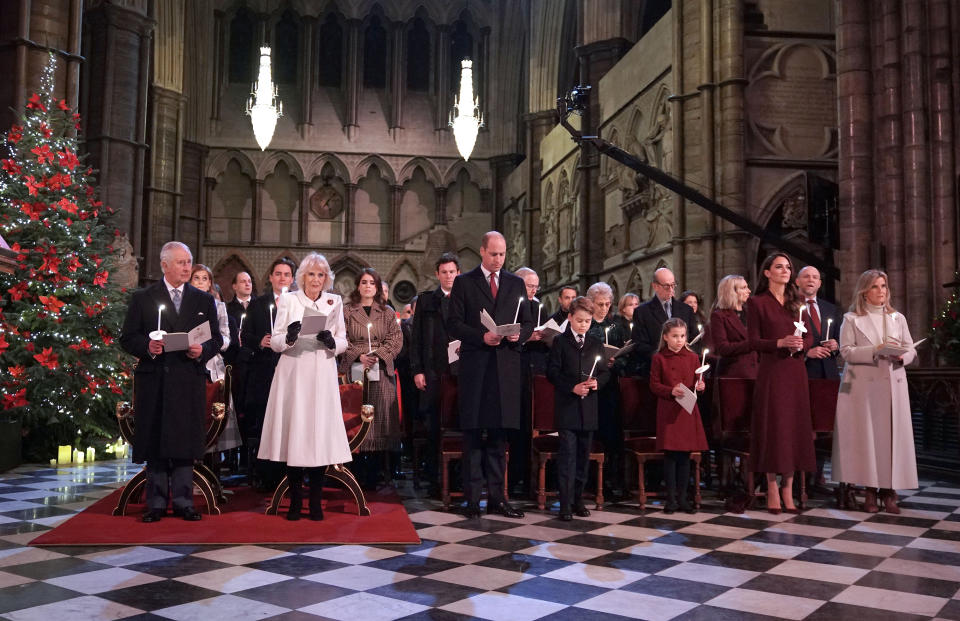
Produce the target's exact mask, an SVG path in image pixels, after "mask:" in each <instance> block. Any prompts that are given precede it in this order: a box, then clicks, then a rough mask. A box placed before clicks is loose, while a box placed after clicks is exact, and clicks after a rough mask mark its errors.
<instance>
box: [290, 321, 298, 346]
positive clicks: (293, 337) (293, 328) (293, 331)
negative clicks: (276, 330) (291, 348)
mask: <svg viewBox="0 0 960 621" xmlns="http://www.w3.org/2000/svg"><path fill="white" fill-rule="evenodd" d="M299 334H300V322H299V321H294V322H293V323H291V324H290V325H289V326H287V345H293V344H294V343H296V342H297V336H298V335H299Z"/></svg>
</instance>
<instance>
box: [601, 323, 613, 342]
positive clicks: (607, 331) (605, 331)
mask: <svg viewBox="0 0 960 621" xmlns="http://www.w3.org/2000/svg"><path fill="white" fill-rule="evenodd" d="M612 327H613V326H607V327H606V328H604V329H603V344H604V345H609V344H610V328H612Z"/></svg>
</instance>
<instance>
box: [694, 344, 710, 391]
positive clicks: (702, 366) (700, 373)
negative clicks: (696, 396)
mask: <svg viewBox="0 0 960 621" xmlns="http://www.w3.org/2000/svg"><path fill="white" fill-rule="evenodd" d="M708 353H710V350H709V349H706V348H704V350H703V360H702V361H701V362H700V368H701V369H703V370H702V371H700V372H699V373H697V383H700V382H702V381H703V374H704V373H705V372H706V369H704V367H705V366H707V354H708ZM694 388H696V386H694Z"/></svg>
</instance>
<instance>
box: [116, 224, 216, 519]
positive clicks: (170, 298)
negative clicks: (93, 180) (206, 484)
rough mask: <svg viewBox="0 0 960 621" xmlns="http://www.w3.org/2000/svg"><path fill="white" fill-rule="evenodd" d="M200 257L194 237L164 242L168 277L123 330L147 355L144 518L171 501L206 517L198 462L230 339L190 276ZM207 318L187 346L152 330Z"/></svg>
mask: <svg viewBox="0 0 960 621" xmlns="http://www.w3.org/2000/svg"><path fill="white" fill-rule="evenodd" d="M192 265H193V255H192V254H191V253H190V249H189V248H187V246H186V245H184V244H182V243H180V242H176V241H171V242H167V243H166V244H164V245H163V248H162V249H161V250H160V268H161V270H163V279H162V280H160V281H159V282H156V283H154V284H152V285H150V286H148V287H145V288H143V289H140V290H138V291H136V292H134V294H133V295H132V296H131V298H130V306H129V307H128V308H127V316H126V319H125V320H124V322H123V329H122V331H121V333H120V345H121V346H122V347H123V349H124V351H126V352H127V353H129V354H131V355H133V356H136V357H137V358H138V359H139V363H138V364H137V369H136V371H134V375H133V394H134V411H135V412H136V415H137V424H136V430H135V432H134V437H133V461H134V462H135V463H142V462H144V461H145V462H147V468H146V469H147V484H146V505H147V509H146V511H145V512H144V514H143V517H142V518H141V519H142V520H143V521H144V522H156V521H158V520H160V518H162V517H163V516H164V515H165V514H166V511H167V504H168V501H169V502H171V503H172V505H173V514H174V515H176V516H178V517H182V518H183V519H185V520H187V521H189V522H195V521H197V520H199V519H200V513H199V512H197V510H196V509H195V508H194V507H193V463H194V461H195V460H197V459H200V458H201V457H203V451H204V448H205V445H206V436H205V433H204V419H205V414H206V412H205V410H206V404H207V399H206V379H207V376H206V367H205V365H206V363H207V361H208V360H210V359H211V358H213V357H214V356H215V355H216V354H217V353H218V352H219V351H220V346H221V345H222V344H223V340H222V338H221V336H220V327H219V324H218V321H217V307H216V306H215V305H214V301H213V297H211V296H210V294H208V293H204V292H203V291H200V290H199V289H196V288H195V287H193V286H191V285H190V283H189V280H190V269H191V266H192ZM204 322H206V323H207V324H208V325H209V328H210V336H211V338H210V339H209V340H207V341H206V342H205V343H203V344H201V345H191V346H190V347H189V348H188V349H186V350H182V351H166V350H165V347H164V344H163V341H162V340H160V339H159V338H151V332H154V330H164V331H166V332H189V331H190V330H192V329H194V328H195V327H197V326H198V325H200V324H202V323H204ZM153 336H154V337H157V336H159V335H157V334H154V335H153ZM168 479H169V480H168ZM168 496H169V497H170V498H168Z"/></svg>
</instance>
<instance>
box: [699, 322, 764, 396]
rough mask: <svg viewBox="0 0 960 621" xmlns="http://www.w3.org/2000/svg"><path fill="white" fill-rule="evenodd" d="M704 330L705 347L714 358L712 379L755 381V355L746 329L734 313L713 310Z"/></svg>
mask: <svg viewBox="0 0 960 621" xmlns="http://www.w3.org/2000/svg"><path fill="white" fill-rule="evenodd" d="M706 330H707V334H706V335H705V336H704V338H705V339H706V340H707V347H708V348H709V349H710V351H711V352H713V354H714V355H716V356H717V363H716V373H715V375H714V376H715V377H746V378H750V379H757V352H755V351H753V350H752V349H750V341H749V339H748V337H747V326H745V325H744V323H743V322H742V321H740V317H739V316H738V315H737V311H735V310H732V309H717V310H715V311H713V313H711V314H710V323H709V324H707V327H706Z"/></svg>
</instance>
